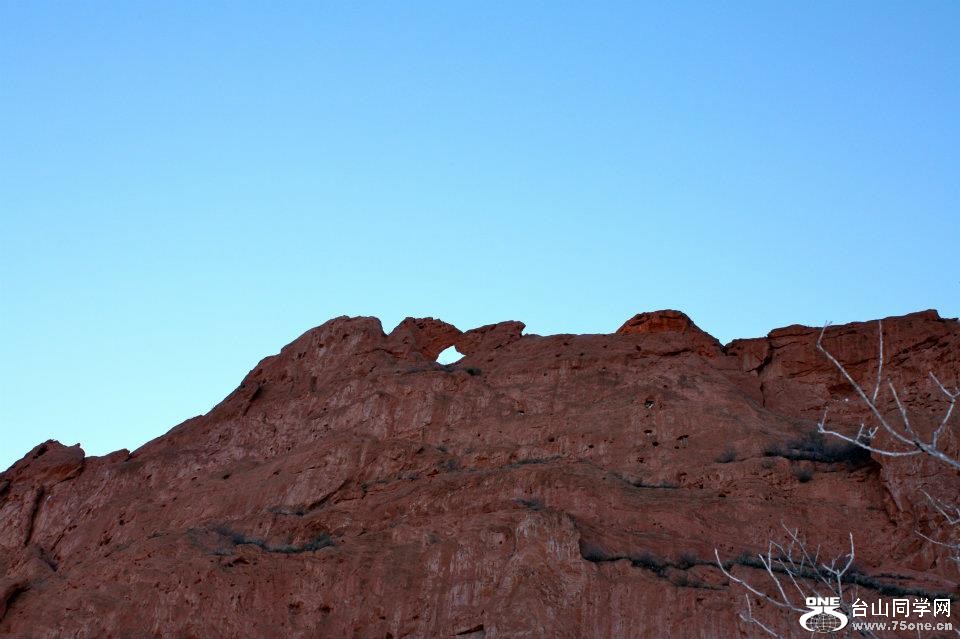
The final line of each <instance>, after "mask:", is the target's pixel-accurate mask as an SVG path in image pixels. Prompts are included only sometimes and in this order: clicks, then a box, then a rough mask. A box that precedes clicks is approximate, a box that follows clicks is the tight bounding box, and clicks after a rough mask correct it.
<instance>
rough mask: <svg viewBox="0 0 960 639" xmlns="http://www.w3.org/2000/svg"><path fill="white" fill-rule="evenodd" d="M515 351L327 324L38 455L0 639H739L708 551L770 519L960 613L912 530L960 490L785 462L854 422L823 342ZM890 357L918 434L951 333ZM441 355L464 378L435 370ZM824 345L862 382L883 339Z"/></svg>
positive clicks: (907, 476) (800, 338)
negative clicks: (180, 410)
mask: <svg viewBox="0 0 960 639" xmlns="http://www.w3.org/2000/svg"><path fill="white" fill-rule="evenodd" d="M522 330H523V325H522V324H520V323H519V322H504V323H501V324H495V325H492V326H488V327H483V328H480V329H475V330H472V331H467V332H465V333H461V332H460V331H458V330H457V329H456V328H454V327H452V326H450V325H449V324H446V323H443V322H440V321H438V320H433V319H425V320H416V319H407V320H405V321H404V322H402V323H401V324H400V325H399V326H398V327H397V328H396V329H395V330H394V331H393V332H392V333H391V334H390V335H385V334H384V333H383V331H382V329H381V326H380V323H379V321H377V320H376V319H373V318H345V317H341V318H337V319H334V320H331V321H329V322H327V323H326V324H324V325H322V326H320V327H318V328H315V329H312V330H310V331H308V332H307V333H305V334H304V335H302V336H301V337H299V338H298V339H296V340H295V341H294V342H292V343H291V344H289V345H288V346H286V347H285V348H284V349H283V350H282V351H281V352H280V353H279V354H278V355H275V356H272V357H268V358H266V359H264V360H262V361H261V362H260V363H259V364H258V365H257V366H256V367H255V368H254V369H253V370H252V371H251V372H250V373H249V374H248V375H247V376H246V378H245V379H244V380H243V382H242V383H241V384H240V386H239V387H238V388H237V390H236V391H234V392H233V393H231V394H230V395H229V396H228V397H227V398H226V399H225V400H224V401H223V402H221V403H220V404H219V405H217V406H216V407H215V408H214V409H213V410H211V411H210V412H209V413H208V414H207V415H204V416H202V417H196V418H193V419H190V420H188V421H186V422H184V423H183V424H180V425H179V426H177V427H176V428H174V429H173V430H171V431H170V432H169V433H167V434H166V435H164V436H163V437H160V438H158V439H156V440H154V441H152V442H150V443H148V444H147V445H145V446H143V447H142V448H140V449H139V450H136V451H134V452H133V453H127V451H119V452H117V453H113V454H111V455H108V456H106V457H88V458H86V459H84V457H83V454H82V452H81V451H80V450H79V448H78V447H73V448H66V447H64V446H62V445H60V444H58V443H56V442H47V443H46V444H42V445H41V446H39V447H38V448H36V449H34V451H31V453H29V454H28V455H27V456H26V457H24V459H23V460H21V461H20V462H18V463H17V464H15V465H14V466H13V467H11V468H10V469H9V470H7V471H6V472H4V473H2V474H0V574H2V575H3V576H2V579H0V635H2V636H18V637H19V636H22V637H66V636H69V637H106V636H114V637H379V638H382V637H397V638H399V637H457V636H460V637H481V636H485V637H491V638H492V637H666V636H670V637H737V636H753V635H754V634H755V633H754V629H752V628H750V627H748V626H745V625H744V624H743V623H742V622H741V621H739V620H738V618H737V613H738V612H739V610H740V608H741V603H742V601H743V591H742V590H741V589H738V588H737V587H732V586H730V585H729V584H728V582H727V580H726V579H725V578H723V577H722V575H720V573H719V571H718V570H717V569H716V568H715V567H714V566H713V565H712V561H713V552H714V548H717V549H718V550H719V552H720V554H721V556H722V557H724V558H729V559H733V558H735V557H737V556H738V555H740V554H741V553H743V552H751V553H752V552H757V551H759V550H762V549H765V548H766V541H767V539H768V538H771V537H775V538H782V535H781V534H780V531H781V522H783V523H785V524H787V525H789V526H795V527H799V528H801V529H803V530H804V531H805V533H806V535H807V536H808V537H809V538H810V539H812V540H815V541H816V542H817V543H819V544H822V545H823V547H825V548H830V547H833V548H837V549H838V552H839V550H841V549H843V548H845V545H846V538H847V534H848V532H849V531H853V533H854V537H855V541H856V543H857V562H858V564H859V566H860V567H861V570H862V571H863V572H864V573H866V574H869V575H874V576H876V575H885V576H883V577H877V579H879V580H880V581H881V582H884V583H887V584H890V585H894V586H897V587H901V588H914V589H920V590H925V591H932V592H953V593H956V592H957V575H958V573H957V567H956V566H955V565H953V564H952V563H951V562H950V561H949V560H948V559H947V556H946V554H945V553H944V552H943V549H942V548H940V547H938V546H935V545H932V544H929V543H926V542H924V541H923V540H922V539H921V538H919V537H918V536H917V535H916V533H915V531H916V530H918V529H919V530H920V531H921V532H924V533H925V534H928V535H930V536H934V537H936V538H942V537H937V536H938V535H943V534H944V531H943V530H940V529H937V528H936V526H935V523H933V522H935V520H934V519H933V518H931V517H930V516H929V515H930V513H929V509H928V508H927V507H926V505H925V502H924V501H923V500H922V498H920V497H919V496H918V495H919V491H920V490H922V489H926V490H928V491H929V492H931V493H934V494H938V495H943V496H949V495H951V494H952V495H956V494H958V488H960V478H958V475H957V473H955V472H952V471H947V470H945V469H944V468H942V467H940V466H937V465H935V464H931V463H928V462H926V461H924V460H923V459H921V458H917V457H910V458H906V459H898V460H891V459H889V458H873V459H871V458H869V457H866V458H863V457H861V458H855V459H851V460H848V461H811V460H805V461H804V460H801V461H797V460H795V459H793V460H792V459H788V458H786V457H789V456H791V455H787V456H786V457H785V456H784V455H783V454H780V453H782V451H784V450H790V449H791V448H790V446H791V442H797V441H799V440H801V439H802V438H803V437H804V436H805V435H806V434H808V433H809V432H810V431H811V430H812V429H813V428H814V425H815V420H816V418H817V417H818V416H819V415H820V412H821V411H822V409H823V407H824V406H825V405H827V404H829V405H830V406H831V411H830V413H831V415H832V421H833V422H834V423H836V424H838V425H839V426H844V425H849V424H854V423H858V420H859V419H860V418H862V417H863V409H862V407H861V406H860V405H859V404H858V402H856V401H855V399H851V397H852V395H851V392H850V389H849V387H848V386H847V385H845V384H844V383H843V381H842V380H841V378H840V377H839V375H838V374H837V372H836V371H835V370H834V369H833V368H832V367H831V366H830V365H829V363H828V362H826V360H824V358H823V357H822V356H821V355H820V354H819V353H818V352H817V351H816V350H815V348H814V345H815V342H816V338H817V335H818V334H819V329H812V328H805V327H789V328H786V329H779V330H776V331H773V332H771V333H770V334H769V335H768V336H767V337H766V338H760V339H753V340H737V341H735V342H733V343H731V344H730V345H728V346H726V347H721V346H720V344H719V343H717V342H716V340H714V339H713V338H712V337H710V336H709V335H707V334H706V333H703V332H702V331H701V330H700V329H698V328H697V327H696V326H695V325H694V324H693V323H692V322H691V321H690V320H689V318H687V317H686V316H685V315H683V314H682V313H678V312H676V311H662V312H659V313H646V314H641V315H638V316H637V317H635V318H633V319H632V320H630V321H629V322H627V324H625V325H624V327H622V328H621V329H620V330H619V331H618V332H617V333H616V334H613V335H555V336H548V337H541V336H536V335H522ZM884 334H885V337H886V343H885V346H886V354H887V357H886V358H885V363H886V366H887V370H888V371H889V373H890V375H891V378H892V379H893V381H894V382H895V383H896V384H897V385H898V387H899V388H901V389H902V390H903V391H904V396H905V401H906V403H907V406H908V408H909V409H910V410H911V412H912V414H914V415H916V416H917V423H918V425H919V427H920V428H929V427H930V425H931V423H932V420H933V419H934V417H935V416H937V415H939V414H942V411H941V409H942V408H943V407H944V402H943V401H942V398H941V396H940V395H938V393H937V391H936V389H934V388H932V387H931V384H930V382H929V379H928V378H927V372H928V371H933V372H935V373H936V374H937V375H938V376H939V377H940V379H941V380H942V381H943V382H944V383H946V384H948V385H957V384H960V379H958V373H960V325H958V323H957V321H956V320H945V319H941V318H940V317H939V316H938V315H937V314H936V313H935V312H933V311H928V312H925V313H917V314H913V315H908V316H905V317H900V318H890V319H888V320H885V322H884ZM453 344H455V345H456V346H457V348H458V349H459V350H460V352H462V353H464V354H465V357H464V358H463V359H462V360H461V361H459V362H457V364H455V365H448V366H441V365H439V364H437V363H436V361H435V358H436V356H437V354H438V353H439V352H440V351H441V350H442V349H443V348H446V347H447V346H450V345H453ZM826 345H827V346H828V347H829V348H830V349H831V350H832V351H833V352H834V353H835V354H836V355H837V356H838V358H840V359H841V361H843V362H845V363H847V364H849V365H850V370H851V372H852V374H853V375H854V376H855V377H856V378H857V379H861V380H864V381H865V382H867V383H868V380H870V379H872V375H875V370H876V364H877V360H876V324H875V323H857V324H848V325H845V326H838V327H834V328H831V329H830V330H829V331H828V332H827V336H826ZM883 405H884V410H886V411H889V412H890V413H891V414H893V410H894V407H893V406H892V405H891V404H890V402H889V401H888V399H885V400H884V404H883ZM956 418H960V416H957V417H955V419H956ZM957 430H958V428H957V427H956V425H955V428H954V433H955V432H956V431H957ZM951 437H953V438H952V439H949V441H948V442H947V445H948V446H950V447H952V449H953V450H956V446H957V439H956V437H955V435H952V436H951ZM777 451H780V453H778V452H777ZM765 453H766V454H765ZM771 453H774V454H771ZM792 456H794V457H795V456H796V455H792ZM798 469H807V470H810V471H813V476H812V480H810V481H801V480H799V479H798V474H797V470H798ZM951 491H952V492H951ZM736 570H738V571H741V573H740V574H743V575H744V576H749V577H750V578H751V579H753V580H756V581H758V582H762V580H763V575H762V574H760V573H759V571H756V570H753V569H750V568H748V567H743V566H741V567H738V568H737V569H736ZM864 592H867V591H864ZM765 614H767V615H768V618H770V619H772V622H773V623H775V624H776V625H778V627H780V628H782V630H783V632H785V633H788V634H787V636H792V634H791V633H795V632H796V630H797V629H798V628H799V626H797V625H796V620H795V618H794V617H792V616H790V615H789V614H785V613H779V612H777V611H771V610H765ZM778 615H779V616H778ZM797 636H799V634H797Z"/></svg>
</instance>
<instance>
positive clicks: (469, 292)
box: [0, 0, 960, 468]
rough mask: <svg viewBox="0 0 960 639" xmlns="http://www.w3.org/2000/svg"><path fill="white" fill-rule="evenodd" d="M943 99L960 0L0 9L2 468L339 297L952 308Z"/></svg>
mask: <svg viewBox="0 0 960 639" xmlns="http://www.w3.org/2000/svg"><path fill="white" fill-rule="evenodd" d="M667 4H670V5H671V6H670V7H669V8H667V7H666V5H667ZM958 116H960V3H957V2H876V1H870V2H802V3H800V2H795V3H787V2H750V3H746V2H733V3H717V2H698V3H659V2H658V3H653V2H651V3H640V2H622V3H605V2H583V3H566V2H514V1H511V2H435V3H427V2H402V3H401V2H336V3H323V2H311V3H302V4H300V3H295V2H284V3H267V2H263V3H244V2H239V1H234V2H228V3H222V4H218V3H214V2H201V3H196V2H180V3H174V2H112V3H98V2H84V3H79V2H77V3H59V2H58V3H45V2H20V1H17V0H0V221H2V231H0V269H2V271H0V276H2V281H0V286H2V289H0V335H2V338H0V358H2V363H3V366H2V370H0V468H4V467H6V466H7V465H9V464H10V463H12V462H13V461H14V460H16V459H18V458H19V457H21V456H22V455H23V454H24V453H25V452H26V451H27V450H29V449H30V448H31V447H33V446H34V445H35V444H37V443H39V442H41V441H43V440H45V439H48V438H56V439H59V440H61V441H63V442H64V443H66V444H73V443H76V442H81V443H82V445H83V446H84V448H85V450H86V451H87V452H88V454H104V453H106V452H108V451H110V450H113V449H117V448H121V447H126V448H130V449H133V448H134V447H136V446H139V445H141V444H143V443H144V442H145V441H147V440H149V439H151V438H153V437H155V436H157V435H160V434H161V433H163V432H165V431H166V430H168V429H169V428H170V427H172V426H173V425H175V424H176V423H178V422H180V421H182V420H183V419H186V418H188V417H190V416H193V415H196V414H200V413H203V412H206V411H207V410H209V408H210V407H211V406H213V405H214V404H215V403H216V402H218V401H219V400H220V399H221V398H222V397H224V396H225V395H226V394H227V393H229V392H230V391H231V390H232V389H233V388H235V387H236V385H237V384H238V383H239V382H240V380H241V379H242V377H243V376H244V374H245V373H246V372H247V371H248V370H249V369H250V368H252V367H253V366H254V364H255V363H256V362H257V361H258V360H259V359H260V358H261V357H263V356H265V355H269V354H272V353H275V352H277V351H278V350H279V349H280V347H281V346H283V345H284V344H285V343H287V342H289V341H290V340H292V339H294V338H295V337H297V336H298V335H299V334H301V333H302V332H303V331H305V330H307V329H309V328H310V327H312V326H316V325H318V324H320V323H322V322H324V321H325V320H327V319H329V318H330V317H333V316H337V315H342V314H348V315H376V316H378V317H380V318H381V319H382V321H383V324H384V327H385V328H386V329H387V330H390V328H392V327H393V326H394V325H395V324H396V323H397V322H399V321H400V320H401V319H402V318H403V317H405V316H407V315H413V316H428V315H430V316H436V317H440V318H442V319H445V320H447V321H449V322H452V323H454V324H456V325H457V326H458V327H460V328H461V329H468V328H471V327H475V326H479V325H482V324H486V323H490V322H495V321H500V320H508V319H517V320H522V321H524V322H526V324H527V331H528V332H533V333H541V334H548V333H558V332H569V333H584V332H610V331H613V330H615V329H616V328H617V327H618V326H619V325H620V324H621V323H622V322H623V321H624V320H626V319H627V318H628V317H630V316H631V315H633V314H634V313H636V312H639V311H643V310H652V309H658V308H678V309H681V310H683V311H685V312H687V313H688V314H689V315H690V316H691V317H693V319H694V321H696V322H697V323H698V324H699V325H700V326H701V327H702V328H704V329H705V330H707V331H709V332H711V333H712V334H714V335H716V336H717V337H718V338H719V339H721V340H722V341H728V340H730V339H732V338H734V337H748V336H756V335H763V334H766V333H767V331H769V330H770V329H772V328H775V327H777V326H782V325H786V324H791V323H806V324H820V323H822V322H823V321H824V320H827V319H830V320H833V321H836V322H844V321H850V320H856V319H871V318H876V317H880V316H886V315H892V314H900V313H906V312H910V311H915V310H920V309H925V308H931V307H932V308H937V309H939V310H940V312H941V314H942V315H945V316H951V317H955V316H957V315H960V272H958V271H960V269H958V261H957V254H958V245H960V207H958V204H960V117H958Z"/></svg>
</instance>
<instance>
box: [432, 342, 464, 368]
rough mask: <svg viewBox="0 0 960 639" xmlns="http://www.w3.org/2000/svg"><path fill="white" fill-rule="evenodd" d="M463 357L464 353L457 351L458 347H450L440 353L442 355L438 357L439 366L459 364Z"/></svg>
mask: <svg viewBox="0 0 960 639" xmlns="http://www.w3.org/2000/svg"><path fill="white" fill-rule="evenodd" d="M462 357H463V353H461V352H460V351H458V350H457V347H456V346H448V347H447V348H445V349H443V350H442V351H440V354H439V355H437V363H438V364H453V363H455V362H459V361H460V359H461V358H462Z"/></svg>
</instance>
